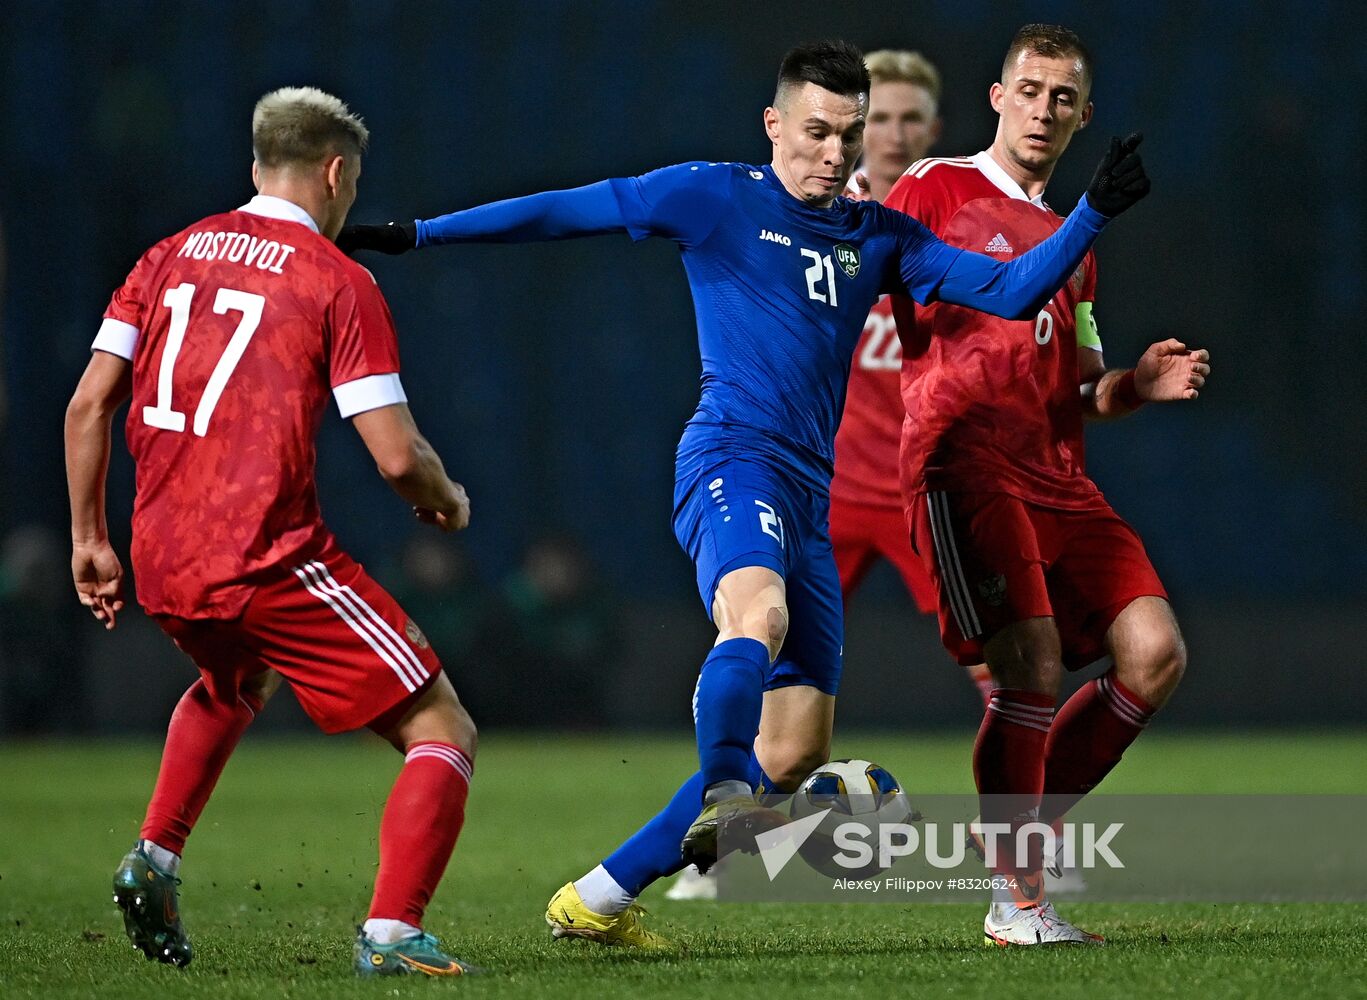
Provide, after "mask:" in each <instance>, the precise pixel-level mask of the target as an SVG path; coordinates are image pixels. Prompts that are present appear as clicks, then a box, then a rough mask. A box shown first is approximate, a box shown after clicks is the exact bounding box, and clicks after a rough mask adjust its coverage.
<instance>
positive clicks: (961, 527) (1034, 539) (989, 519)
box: [907, 492, 1168, 670]
mask: <svg viewBox="0 0 1367 1000" xmlns="http://www.w3.org/2000/svg"><path fill="white" fill-rule="evenodd" d="M907 520H908V522H909V523H910V525H911V541H912V545H914V546H915V548H916V551H917V552H918V553H919V554H920V557H921V561H922V562H923V563H924V564H925V567H926V569H927V570H928V571H929V572H930V574H931V576H932V577H933V578H934V580H935V586H936V589H937V591H938V592H939V609H940V637H941V639H942V640H943V641H944V644H945V648H946V649H948V650H949V652H950V654H951V655H952V656H954V657H955V658H957V659H958V661H959V662H960V663H962V664H965V665H967V664H971V663H980V662H982V660H983V645H984V643H986V642H987V640H989V639H990V638H992V636H993V635H995V634H996V633H997V632H998V631H1000V630H1001V629H1003V628H1005V627H1006V626H1007V625H1012V624H1015V623H1016V622H1019V621H1024V620H1026V619H1027V618H1045V617H1052V618H1053V619H1054V620H1055V623H1056V624H1057V626H1058V630H1059V637H1060V638H1061V640H1062V643H1063V662H1064V665H1065V666H1067V667H1068V668H1069V669H1070V670H1076V669H1078V668H1079V667H1085V666H1086V665H1087V664H1089V663H1092V662H1094V661H1096V660H1098V659H1100V658H1101V657H1102V656H1104V655H1106V644H1105V638H1106V631H1107V630H1108V629H1109V628H1110V627H1111V623H1112V622H1113V621H1115V619H1116V617H1117V616H1118V615H1119V614H1120V612H1121V611H1123V610H1125V607H1126V606H1127V605H1128V604H1129V603H1130V602H1131V601H1133V600H1135V598H1138V597H1162V598H1166V597H1167V596H1168V595H1167V592H1166V591H1165V590H1164V589H1163V584H1162V583H1161V582H1160V581H1159V579H1158V574H1157V573H1155V572H1154V569H1153V565H1152V564H1151V563H1150V562H1149V556H1148V553H1146V552H1145V551H1144V543H1143V542H1141V541H1140V540H1139V536H1138V535H1137V534H1135V531H1134V529H1133V528H1131V527H1130V526H1129V525H1128V524H1126V523H1125V522H1124V521H1123V520H1121V519H1120V516H1119V515H1118V514H1116V512H1115V511H1113V510H1111V508H1110V507H1103V508H1101V509H1099V510H1056V509H1053V508H1049V507H1039V506H1036V505H1034V504H1031V503H1026V502H1025V501H1023V500H1018V499H1017V498H1016V497H1013V496H1011V495H1009V494H1006V493H943V492H931V493H921V494H918V495H917V496H916V498H915V500H914V501H913V503H912V506H911V508H910V509H909V510H908V511H907Z"/></svg>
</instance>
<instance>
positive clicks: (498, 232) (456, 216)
mask: <svg viewBox="0 0 1367 1000" xmlns="http://www.w3.org/2000/svg"><path fill="white" fill-rule="evenodd" d="M621 232H626V221H625V220H624V219H623V218H622V209H621V206H620V205H619V204H618V201H617V197H616V195H614V194H613V190H612V182H611V181H599V182H598V183H597V184H589V185H587V186H586V187H580V188H570V189H569V190H566V191H543V192H542V193H541V194H532V195H527V196H526V197H525V198H509V199H507V200H506V201H495V202H491V203H490V204H488V205H479V206H477V207H475V208H468V209H465V210H464V211H462V212H452V213H451V214H450V215H439V216H437V217H436V218H435V219H416V220H414V221H413V222H391V223H389V224H388V225H384V226H364V225H357V226H347V227H346V228H345V229H343V230H342V231H341V233H340V234H338V236H337V246H338V247H339V248H340V249H341V250H342V251H343V252H345V253H352V252H353V251H355V250H378V251H380V252H381V253H389V254H398V253H404V252H406V251H408V250H413V249H416V248H418V247H427V246H440V245H442V244H444V243H532V242H537V241H540V240H564V239H570V238H571V237H575V236H599V235H602V234H604V233H621Z"/></svg>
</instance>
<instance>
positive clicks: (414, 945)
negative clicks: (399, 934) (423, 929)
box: [352, 929, 484, 976]
mask: <svg viewBox="0 0 1367 1000" xmlns="http://www.w3.org/2000/svg"><path fill="white" fill-rule="evenodd" d="M353 954H354V956H355V959H354V962H353V963H352V964H353V967H354V968H355V970H356V975H358V976H408V975H423V976H477V975H479V974H480V973H482V972H483V971H484V970H483V969H481V968H480V967H479V966H477V965H471V964H470V963H469V962H462V961H461V960H460V959H458V958H453V957H452V956H450V955H448V954H446V952H444V951H442V950H441V945H439V944H438V943H437V939H436V938H435V937H433V936H432V935H431V934H414V935H413V936H412V937H406V938H404V939H403V940H401V941H395V942H394V943H393V944H380V943H379V942H378V941H372V940H370V938H368V937H366V936H365V931H363V930H359V929H358V930H357V932H356V948H355V951H354V952H353Z"/></svg>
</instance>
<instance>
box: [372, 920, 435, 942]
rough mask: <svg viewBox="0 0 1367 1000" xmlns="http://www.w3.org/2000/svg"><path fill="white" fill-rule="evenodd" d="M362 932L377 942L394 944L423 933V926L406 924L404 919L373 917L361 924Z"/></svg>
mask: <svg viewBox="0 0 1367 1000" xmlns="http://www.w3.org/2000/svg"><path fill="white" fill-rule="evenodd" d="M361 933H363V934H364V935H365V936H366V937H368V938H370V940H372V941H374V942H375V943H376V944H393V943H394V942H395V941H402V940H403V939H404V938H411V937H413V936H414V935H415V934H421V933H422V928H421V927H414V926H413V925H412V924H406V923H404V922H403V921H402V920H389V919H385V918H380V917H371V918H370V919H369V920H367V921H366V922H365V923H364V924H362V925H361Z"/></svg>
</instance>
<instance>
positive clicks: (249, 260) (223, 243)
mask: <svg viewBox="0 0 1367 1000" xmlns="http://www.w3.org/2000/svg"><path fill="white" fill-rule="evenodd" d="M292 253H294V247H292V246H290V245H289V244H288V243H281V242H280V241H279V240H264V239H261V238H260V237H258V236H252V235H251V234H250V233H221V232H216V231H215V230H212V229H210V230H206V231H202V232H198V233H191V234H190V235H189V236H187V237H186V238H185V243H184V245H183V246H181V248H180V253H178V254H176V256H177V257H189V258H190V259H192V260H226V261H227V262H228V263H230V264H241V265H242V266H243V267H255V268H256V269H257V270H260V271H270V272H271V273H272V274H283V273H284V267H285V261H287V260H289V256H290V254H292Z"/></svg>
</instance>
